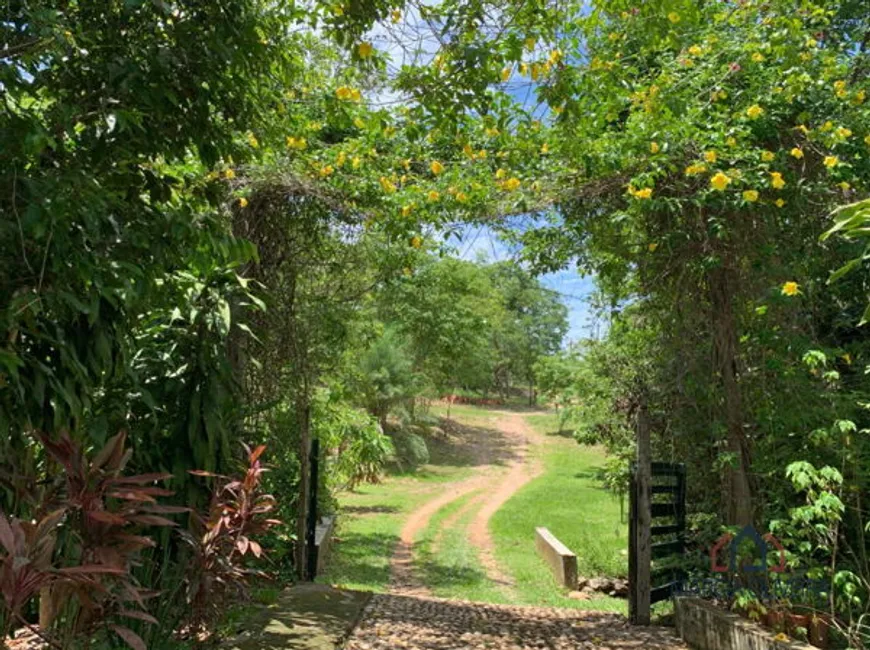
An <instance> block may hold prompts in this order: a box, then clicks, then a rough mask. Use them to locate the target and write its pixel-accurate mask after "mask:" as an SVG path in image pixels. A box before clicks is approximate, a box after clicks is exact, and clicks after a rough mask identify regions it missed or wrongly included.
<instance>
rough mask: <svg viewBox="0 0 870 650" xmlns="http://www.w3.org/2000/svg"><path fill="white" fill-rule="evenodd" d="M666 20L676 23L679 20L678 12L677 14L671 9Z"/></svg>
mask: <svg viewBox="0 0 870 650" xmlns="http://www.w3.org/2000/svg"><path fill="white" fill-rule="evenodd" d="M668 20H670V21H671V22H672V23H674V24H676V23H678V22H680V20H681V18H680V14H678V13H677V12H676V11H672V12H671V13H669V14H668Z"/></svg>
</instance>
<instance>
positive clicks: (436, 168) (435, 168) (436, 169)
mask: <svg viewBox="0 0 870 650" xmlns="http://www.w3.org/2000/svg"><path fill="white" fill-rule="evenodd" d="M429 169H431V170H432V173H433V174H435V175H436V176H437V175H438V174H440V173H441V172H443V171H444V165H442V164H441V163H440V162H438V161H437V160H433V161H432V164H431V165H429Z"/></svg>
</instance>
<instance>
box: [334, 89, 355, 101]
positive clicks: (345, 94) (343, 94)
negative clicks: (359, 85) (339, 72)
mask: <svg viewBox="0 0 870 650" xmlns="http://www.w3.org/2000/svg"><path fill="white" fill-rule="evenodd" d="M350 95H351V89H350V88H348V87H347V86H341V87H340V88H336V89H335V96H336V97H338V98H339V99H342V100H344V99H350Z"/></svg>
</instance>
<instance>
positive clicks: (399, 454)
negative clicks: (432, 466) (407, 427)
mask: <svg viewBox="0 0 870 650" xmlns="http://www.w3.org/2000/svg"><path fill="white" fill-rule="evenodd" d="M394 440H395V447H396V459H397V460H398V462H399V465H400V466H405V465H409V466H411V467H419V466H420V465H425V464H426V463H428V462H429V447H427V446H426V441H425V440H424V439H423V438H422V437H420V436H418V435H417V434H416V433H399V434H396V436H395V439H394Z"/></svg>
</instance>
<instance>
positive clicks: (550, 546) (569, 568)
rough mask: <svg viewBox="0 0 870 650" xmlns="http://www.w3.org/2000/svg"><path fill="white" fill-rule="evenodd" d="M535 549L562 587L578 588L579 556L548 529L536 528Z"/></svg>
mask: <svg viewBox="0 0 870 650" xmlns="http://www.w3.org/2000/svg"><path fill="white" fill-rule="evenodd" d="M535 547H536V548H537V549H538V553H540V554H541V556H542V557H543V558H544V560H546V561H547V564H549V565H550V568H551V569H552V570H553V575H555V576H556V580H557V582H558V583H559V584H560V585H563V586H565V587H568V588H569V589H576V588H577V556H576V555H574V554H573V553H572V552H571V549H569V548H568V547H567V546H565V545H564V544H563V543H562V542H560V541H559V540H558V539H556V537H555V536H554V535H553V533H551V532H550V531H549V530H547V529H546V528H535Z"/></svg>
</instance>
